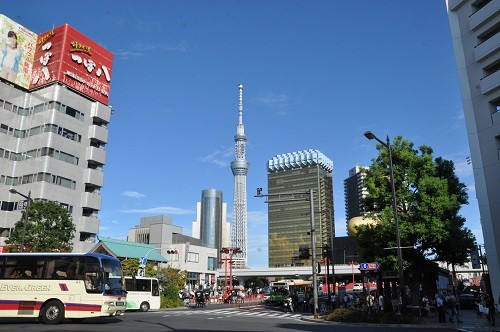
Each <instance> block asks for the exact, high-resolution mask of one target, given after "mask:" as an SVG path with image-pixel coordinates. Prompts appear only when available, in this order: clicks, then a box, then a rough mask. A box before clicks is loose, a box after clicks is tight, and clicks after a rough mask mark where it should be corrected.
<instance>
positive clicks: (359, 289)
mask: <svg viewBox="0 0 500 332" xmlns="http://www.w3.org/2000/svg"><path fill="white" fill-rule="evenodd" d="M352 291H353V292H362V291H363V284H362V283H355V284H354V285H353V286H352Z"/></svg>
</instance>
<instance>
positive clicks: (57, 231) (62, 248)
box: [5, 201, 75, 252]
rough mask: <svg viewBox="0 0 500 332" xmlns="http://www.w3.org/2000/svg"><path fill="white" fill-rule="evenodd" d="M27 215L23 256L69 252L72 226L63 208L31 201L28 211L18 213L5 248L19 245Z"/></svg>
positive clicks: (72, 231) (70, 219)
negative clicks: (30, 253)
mask: <svg viewBox="0 0 500 332" xmlns="http://www.w3.org/2000/svg"><path fill="white" fill-rule="evenodd" d="M26 213H28V221H27V222H26V232H25V236H24V244H25V251H26V252H70V251H71V250H72V249H73V243H72V240H73V236H74V234H75V225H74V224H73V220H72V218H71V214H70V213H69V212H68V210H66V209H65V208H63V207H61V206H60V205H58V204H56V203H53V202H44V201H34V202H32V203H31V204H30V207H29V209H28V210H27V211H26V210H25V211H23V212H22V216H21V219H20V220H19V221H18V222H16V224H15V225H14V228H13V230H12V232H11V233H10V236H9V239H8V240H6V241H5V242H6V243H7V244H9V245H18V246H19V248H20V244H21V242H22V236H23V235H22V234H23V225H24V222H25V214H26Z"/></svg>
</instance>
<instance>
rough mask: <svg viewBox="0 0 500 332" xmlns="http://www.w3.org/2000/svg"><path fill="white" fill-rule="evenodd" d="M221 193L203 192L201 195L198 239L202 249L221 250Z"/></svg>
mask: <svg viewBox="0 0 500 332" xmlns="http://www.w3.org/2000/svg"><path fill="white" fill-rule="evenodd" d="M222 213H223V209H222V191H220V190H217V189H207V190H203V191H202V193H201V222H200V239H201V244H202V246H204V247H209V248H215V249H217V250H219V252H220V249H221V248H222V221H223V220H222Z"/></svg>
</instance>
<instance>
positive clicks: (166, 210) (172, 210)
mask: <svg viewBox="0 0 500 332" xmlns="http://www.w3.org/2000/svg"><path fill="white" fill-rule="evenodd" d="M120 212H122V213H137V214H172V215H190V214H195V212H194V211H193V210H188V209H181V208H176V207H171V206H159V207H155V208H149V209H131V210H120Z"/></svg>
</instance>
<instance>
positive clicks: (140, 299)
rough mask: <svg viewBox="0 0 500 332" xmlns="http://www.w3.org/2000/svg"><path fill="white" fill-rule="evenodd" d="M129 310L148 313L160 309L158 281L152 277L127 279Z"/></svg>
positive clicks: (126, 288)
mask: <svg viewBox="0 0 500 332" xmlns="http://www.w3.org/2000/svg"><path fill="white" fill-rule="evenodd" d="M125 290H126V291H127V310H139V311H143V312H144V311H148V310H149V309H152V310H158V309H160V287H159V284H158V279H156V278H150V277H125Z"/></svg>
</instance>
